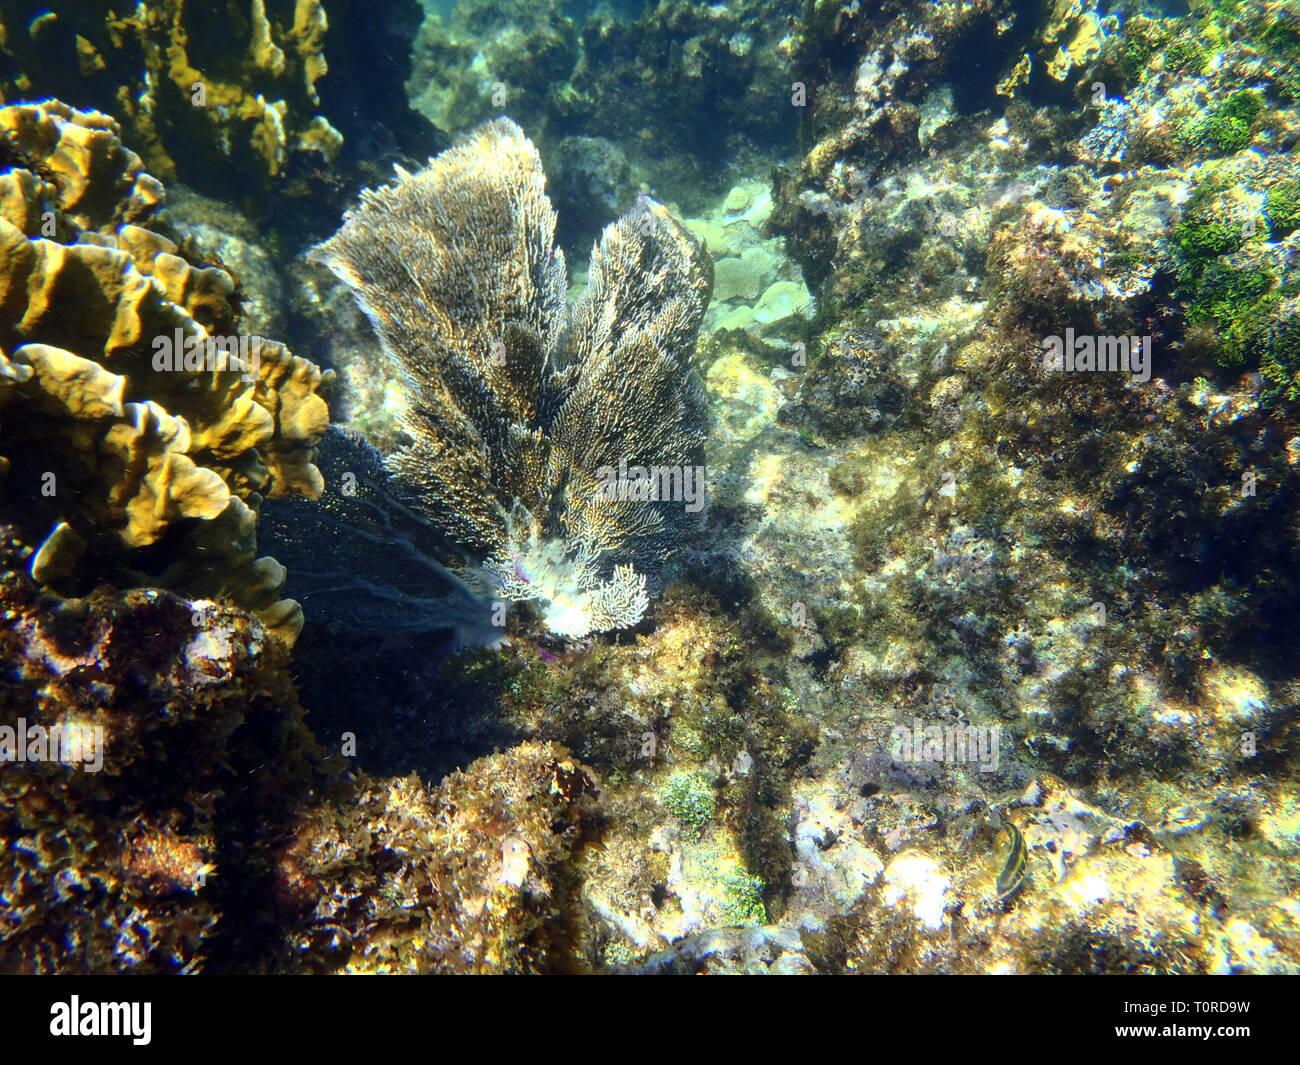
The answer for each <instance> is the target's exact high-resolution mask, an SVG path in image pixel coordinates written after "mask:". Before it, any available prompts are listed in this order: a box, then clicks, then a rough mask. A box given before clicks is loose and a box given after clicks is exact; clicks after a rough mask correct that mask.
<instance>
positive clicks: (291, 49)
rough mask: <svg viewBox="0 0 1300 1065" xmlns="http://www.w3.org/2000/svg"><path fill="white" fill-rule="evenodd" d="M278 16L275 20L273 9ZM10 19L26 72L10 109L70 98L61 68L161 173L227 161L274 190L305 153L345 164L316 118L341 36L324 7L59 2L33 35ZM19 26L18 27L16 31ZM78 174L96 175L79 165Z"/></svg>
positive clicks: (10, 49)
mask: <svg viewBox="0 0 1300 1065" xmlns="http://www.w3.org/2000/svg"><path fill="white" fill-rule="evenodd" d="M268 9H269V10H268ZM7 10H8V9H7V8H6V9H5V11H0V18H5V20H6V21H5V22H3V23H0V52H2V53H3V54H4V57H5V59H6V60H7V65H8V68H9V69H10V70H11V71H13V72H14V73H12V74H10V75H9V79H8V82H7V83H6V82H5V81H4V80H0V94H2V95H3V97H5V98H8V99H13V98H14V97H15V96H24V95H29V94H31V93H32V92H33V85H40V86H43V88H42V89H41V90H39V91H42V92H48V93H59V92H61V90H60V88H59V86H61V85H62V84H63V82H62V81H60V80H59V79H58V78H57V77H55V78H54V79H53V81H51V78H50V76H49V71H50V70H51V69H55V70H62V69H64V68H67V69H76V70H79V71H80V72H81V75H82V77H83V78H86V79H93V81H94V82H95V83H96V84H97V85H99V86H100V87H101V91H100V92H99V93H98V94H97V98H98V99H100V100H101V101H102V103H101V106H104V107H106V108H108V109H109V110H110V111H111V112H112V114H113V117H114V118H116V119H117V120H118V121H119V122H120V123H121V124H122V126H123V128H124V129H125V131H126V139H127V140H128V141H129V142H130V143H131V144H133V145H135V146H137V147H138V149H139V150H140V152H141V153H142V154H143V156H144V158H145V160H146V161H147V166H148V169H149V170H150V171H152V172H153V173H155V174H157V175H159V176H160V177H161V178H162V179H163V180H165V181H170V180H174V179H175V177H176V176H177V169H178V167H177V161H179V160H184V162H185V163H186V164H192V163H193V162H194V161H195V160H199V159H201V160H203V161H204V164H203V165H207V164H208V163H209V162H211V161H214V160H216V159H218V158H220V157H225V158H226V159H229V160H230V161H231V162H232V163H233V164H234V165H235V167H236V168H238V169H239V170H241V171H243V172H245V173H248V174H250V175H251V174H254V173H255V174H258V175H260V178H261V182H262V184H263V185H269V184H270V183H271V182H272V181H273V180H274V179H276V178H277V177H278V176H279V175H280V174H281V173H282V171H283V168H284V166H285V165H286V163H287V162H288V160H289V159H290V157H291V156H292V155H293V154H294V153H297V152H302V151H309V152H319V153H321V154H322V155H324V156H325V157H326V158H329V159H333V158H334V156H335V155H336V154H337V152H338V150H339V148H340V147H341V145H342V143H343V137H342V135H341V134H340V133H339V132H338V131H337V130H335V129H334V128H333V127H332V126H331V125H330V124H329V122H328V121H327V120H326V119H325V117H324V116H323V115H321V114H319V113H316V111H315V109H316V108H317V107H318V106H319V104H320V99H319V97H318V95H317V92H316V82H317V81H318V80H319V79H320V78H321V77H322V76H323V75H324V74H325V73H326V72H327V70H328V65H327V64H326V61H325V54H324V50H323V49H324V41H325V35H326V30H327V29H328V26H329V21H328V18H327V17H326V13H325V9H324V7H323V6H322V5H321V3H320V0H296V2H287V0H281V2H275V3H268V2H267V0H251V3H248V4H240V5H231V7H230V8H221V7H218V8H215V9H214V8H212V6H211V5H203V4H192V3H191V4H186V3H185V2H184V0H145V2H142V3H139V4H134V5H123V6H120V7H117V8H113V7H110V6H109V5H107V4H104V3H93V4H92V3H87V0H78V3H77V4H58V3H56V4H53V5H51V9H50V10H47V11H45V12H44V13H43V14H42V15H41V17H39V18H38V19H36V20H34V21H33V22H32V23H31V24H30V25H26V24H23V23H22V22H21V21H20V20H19V19H18V18H14V17H12V16H7V15H6V12H7ZM11 22H12V24H11ZM71 163H72V165H71V167H70V169H71V170H72V171H73V172H77V173H91V172H93V170H92V169H91V168H89V167H84V166H81V165H80V164H79V162H77V161H76V160H71Z"/></svg>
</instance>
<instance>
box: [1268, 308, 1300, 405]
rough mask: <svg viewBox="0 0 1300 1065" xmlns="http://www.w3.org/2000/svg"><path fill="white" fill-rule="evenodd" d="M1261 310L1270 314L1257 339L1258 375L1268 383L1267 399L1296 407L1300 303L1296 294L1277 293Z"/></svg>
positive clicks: (1298, 398)
mask: <svg viewBox="0 0 1300 1065" xmlns="http://www.w3.org/2000/svg"><path fill="white" fill-rule="evenodd" d="M1261 302H1263V301H1261ZM1261 309H1262V310H1266V311H1267V317H1266V318H1262V319H1261V321H1260V329H1259V334H1258V338H1257V343H1258V346H1259V371H1260V373H1261V374H1263V376H1264V380H1265V381H1266V382H1267V385H1266V386H1265V390H1264V394H1265V397H1266V398H1268V399H1285V400H1286V401H1288V402H1290V403H1295V402H1297V401H1300V321H1297V311H1300V300H1297V299H1296V297H1295V295H1294V293H1292V294H1289V295H1288V294H1284V293H1277V294H1275V298H1274V299H1273V301H1272V302H1271V303H1270V305H1269V306H1268V307H1267V308H1261Z"/></svg>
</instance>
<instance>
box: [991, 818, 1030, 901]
mask: <svg viewBox="0 0 1300 1065" xmlns="http://www.w3.org/2000/svg"><path fill="white" fill-rule="evenodd" d="M1002 827H1003V828H1005V829H1006V830H1007V835H1008V836H1009V837H1010V839H1011V853H1010V854H1008V855H1007V860H1006V863H1005V864H1004V865H1003V866H1002V872H1000V873H998V883H997V889H998V901H999V902H1006V901H1007V900H1009V899H1010V898H1011V897H1012V896H1013V895H1014V894H1015V893H1016V892H1017V891H1019V890H1020V889H1021V887H1022V886H1024V883H1025V862H1026V858H1027V857H1028V856H1027V854H1026V853H1025V837H1024V836H1022V835H1021V834H1020V829H1018V828H1016V826H1015V825H1013V824H1012V823H1011V821H1010V819H1007V820H1004V821H1003V822H1002Z"/></svg>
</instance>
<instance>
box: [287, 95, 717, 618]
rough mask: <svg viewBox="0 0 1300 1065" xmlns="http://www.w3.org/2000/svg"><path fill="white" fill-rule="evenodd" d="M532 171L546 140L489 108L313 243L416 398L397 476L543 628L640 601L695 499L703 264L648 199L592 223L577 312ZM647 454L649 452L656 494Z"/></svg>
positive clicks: (617, 612)
mask: <svg viewBox="0 0 1300 1065" xmlns="http://www.w3.org/2000/svg"><path fill="white" fill-rule="evenodd" d="M544 189H545V175H544V174H543V173H542V164H541V159H540V158H539V157H538V154H537V149H536V148H534V147H533V145H532V143H531V142H530V141H529V140H528V138H527V137H525V136H524V134H523V131H522V130H520V128H519V127H518V126H517V125H515V123H513V122H511V121H509V120H508V119H500V120H498V121H495V122H490V123H488V124H486V125H483V126H480V127H479V128H477V129H476V130H474V131H473V132H472V133H469V134H467V135H466V136H465V137H464V138H463V139H462V140H461V141H460V142H459V143H458V144H457V145H456V146H455V147H453V148H451V149H448V150H447V151H446V152H443V153H442V154H441V155H439V156H438V157H437V158H436V159H434V160H432V161H431V162H430V163H429V165H428V166H427V167H426V168H425V169H423V170H421V171H419V172H418V173H415V174H408V173H406V172H404V171H400V170H399V172H398V179H397V182H396V183H395V184H393V185H390V186H388V187H386V188H382V189H378V190H373V191H367V192H366V193H365V194H364V195H363V196H362V200H361V205H360V207H358V208H357V209H356V210H355V211H353V212H352V213H351V214H349V216H348V218H347V220H346V221H345V223H344V225H343V228H342V229H340V230H339V232H338V233H336V234H335V235H334V236H333V237H332V238H330V240H328V241H326V242H325V243H324V244H322V245H320V246H319V247H318V248H316V249H314V251H313V253H312V254H313V256H315V257H316V258H318V259H319V260H320V261H321V262H323V263H325V264H326V265H328V266H329V268H330V269H331V270H333V271H334V273H335V274H337V275H338V277H339V278H340V280H342V281H343V282H344V283H345V284H347V285H348V287H349V288H351V289H352V290H353V292H355V293H356V296H357V299H358V301H359V302H360V304H361V306H362V307H363V308H364V310H365V312H366V314H367V316H368V317H369V318H370V320H371V322H372V323H373V325H374V327H375V331H376V333H377V334H378V335H379V338H380V340H381V341H382V343H383V345H384V349H385V352H386V353H387V355H388V357H389V359H390V360H391V361H392V363H393V367H394V370H395V371H396V372H397V373H398V374H400V379H401V380H402V381H403V382H404V383H405V384H406V386H407V388H408V389H409V390H410V393H411V395H412V401H411V405H410V409H409V412H408V413H407V415H406V417H405V419H404V423H403V428H404V429H405V431H406V432H407V434H408V435H409V436H410V437H411V440H412V443H411V444H409V445H408V446H407V447H405V448H404V449H403V450H401V451H399V452H397V453H396V454H394V455H393V456H392V457H391V459H390V465H391V468H392V469H393V471H394V472H395V474H396V475H397V477H398V478H399V480H400V481H401V482H403V483H404V484H405V485H407V486H408V488H409V491H410V493H411V494H412V495H413V496H414V498H415V499H416V500H417V501H418V503H419V505H420V507H421V508H422V509H423V511H424V513H425V514H426V515H427V516H428V518H429V520H430V522H431V523H432V524H434V525H435V526H437V527H439V528H441V529H443V530H445V531H446V532H447V533H448V535H449V536H450V537H451V538H453V539H454V540H456V541H457V542H458V543H460V544H462V545H463V546H465V547H467V548H469V549H471V550H474V551H477V552H479V553H480V554H481V555H482V559H483V561H482V579H481V580H480V581H479V584H480V586H481V587H482V588H483V590H484V592H485V594H486V595H488V596H496V597H501V598H504V599H508V600H523V601H536V602H537V603H538V604H539V605H540V606H541V609H542V611H543V620H544V622H545V625H546V627H547V628H548V629H549V630H550V631H552V632H554V633H557V634H559V635H563V636H574V637H577V636H585V635H586V634H587V633H590V632H599V631H604V630H608V629H617V628H625V627H628V626H631V625H635V624H636V623H637V622H638V621H639V620H640V619H641V617H642V615H644V613H645V611H646V608H647V606H648V605H649V599H648V597H647V595H646V574H645V572H644V569H645V567H646V566H647V565H651V566H652V565H654V563H655V560H656V559H658V558H660V557H662V556H663V555H664V554H665V553H666V552H667V550H668V549H669V548H670V547H671V546H672V544H673V543H675V542H676V541H677V540H678V539H679V537H680V535H681V532H682V530H684V529H685V528H686V527H687V526H688V525H690V524H691V522H692V521H693V520H694V519H695V518H696V517H697V515H698V514H699V512H700V510H701V509H702V507H701V504H702V498H701V495H702V493H701V487H702V486H701V484H700V475H699V473H698V472H697V471H699V470H702V465H701V464H700V461H699V460H700V458H701V457H702V454H703V447H704V437H705V429H706V409H705V405H704V396H703V393H702V392H701V390H700V388H699V385H698V383H697V382H696V380H695V378H694V377H693V375H692V373H691V358H692V355H693V354H694V350H695V337H696V333H697V332H698V330H699V325H700V320H701V318H702V317H703V315H704V310H705V308H706V307H707V305H708V302H709V293H710V289H711V287H712V280H713V264H712V261H711V259H710V258H709V255H708V253H707V252H706V251H704V249H702V248H701V247H700V245H699V243H698V242H697V241H696V240H695V239H694V238H693V237H691V235H690V234H689V233H688V232H687V230H686V229H685V228H684V227H683V226H682V225H681V223H680V222H678V221H676V220H675V219H674V218H673V217H672V216H671V215H670V214H669V213H668V212H667V211H666V210H665V209H664V208H662V207H660V206H659V205H658V204H656V203H654V202H653V201H651V200H649V199H646V198H643V199H642V200H641V201H640V202H639V203H638V204H637V206H636V207H635V208H634V209H633V210H632V211H631V212H629V213H628V214H625V215H624V216H623V217H622V218H620V219H619V220H618V221H617V222H615V223H614V224H612V225H610V226H609V227H607V228H606V230H605V231H604V233H603V234H602V235H601V239H600V244H599V245H598V246H597V247H596V249H595V250H594V251H593V252H592V257H591V263H590V266H589V267H588V282H587V289H586V291H585V293H584V294H583V296H582V298H581V299H579V300H578V302H577V303H576V304H575V306H574V307H573V309H572V312H570V310H569V308H568V307H567V305H566V301H565V289H566V284H567V277H566V273H565V265H564V253H563V252H562V251H560V250H559V249H557V248H556V247H555V243H554V240H555V211H554V210H553V209H552V207H551V203H550V201H549V200H548V199H547V197H546V194H545V191H544ZM629 462H631V463H632V464H634V466H635V467H639V468H640V471H641V472H642V473H644V474H645V482H646V483H645V487H644V489H641V486H640V485H634V486H633V487H634V488H637V489H641V490H637V491H634V492H631V493H629V492H628V491H627V488H628V485H627V484H626V477H624V483H623V484H622V485H621V486H620V485H619V483H618V482H617V479H616V476H615V473H614V471H615V470H618V471H621V472H623V473H624V474H626V471H627V470H628V464H629ZM646 467H649V468H650V469H653V470H657V471H661V474H660V475H657V476H656V477H655V479H654V481H653V492H651V491H649V488H650V483H649V478H650V474H649V472H648V470H647V469H646ZM683 468H686V469H689V470H690V471H691V474H692V480H691V485H690V489H691V497H690V499H685V498H684V496H683V490H684V488H685V485H684V478H683V473H682V471H683ZM673 470H675V471H676V474H677V480H676V492H674V491H673V487H674V484H673V482H672V478H671V471H673ZM664 481H666V482H667V484H666V487H667V489H668V491H667V492H664V493H661V492H660V488H661V482H664ZM620 489H621V490H620ZM637 566H640V567H642V569H641V571H640V572H639V571H638V569H637Z"/></svg>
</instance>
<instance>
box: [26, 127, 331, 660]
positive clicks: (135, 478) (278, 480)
mask: <svg viewBox="0 0 1300 1065" xmlns="http://www.w3.org/2000/svg"><path fill="white" fill-rule="evenodd" d="M0 131H3V133H4V136H5V152H6V155H7V161H8V162H9V166H8V169H7V170H6V171H5V172H4V173H3V174H0V412H2V415H3V421H2V422H0V455H2V456H3V459H0V477H2V478H3V479H2V480H0V491H2V492H3V501H4V503H3V505H4V512H5V515H6V516H7V518H8V520H11V521H13V523H14V525H15V526H16V527H17V528H18V530H19V532H20V534H21V539H22V540H23V542H24V543H28V544H30V545H31V547H33V548H34V554H33V556H32V560H31V565H30V571H31V575H32V576H33V577H34V578H35V579H36V580H37V581H39V582H41V583H45V584H50V585H51V586H54V587H57V588H59V589H60V590H61V591H65V592H74V591H77V590H87V589H89V588H91V587H93V586H94V585H95V584H96V583H98V582H100V581H104V580H109V581H111V582H112V583H114V584H117V585H119V586H127V587H130V586H151V585H152V586H161V587H169V588H173V589H176V590H179V591H184V592H186V593H188V594H192V595H205V596H227V597H229V598H231V599H232V600H233V601H235V602H238V603H239V604H240V605H242V606H244V607H245V608H247V609H250V610H254V611H256V612H258V613H259V614H260V615H261V617H262V620H263V621H264V622H265V623H266V624H267V625H268V626H270V627H271V628H273V629H275V630H276V631H277V632H278V633H279V634H280V635H281V636H283V637H284V638H286V639H292V638H293V637H294V636H295V635H296V633H297V631H298V629H299V628H300V627H301V624H302V615H301V611H300V610H299V609H298V606H297V604H296V603H294V602H292V601H291V600H285V599H281V598H280V597H279V595H278V591H279V588H280V586H281V584H282V583H283V581H284V570H283V567H281V566H280V565H279V564H278V563H277V562H276V561H275V560H274V559H272V558H260V559H259V558H257V557H255V556H256V524H257V510H258V508H259V506H260V505H261V502H262V499H263V497H264V496H266V495H272V496H277V495H284V496H294V495H300V496H315V495H318V494H319V493H320V491H321V488H322V483H321V477H320V473H319V471H318V470H317V469H316V467H315V466H314V465H313V464H312V462H311V454H312V448H313V446H314V445H315V443H316V441H317V440H319V438H320V436H321V435H322V434H323V433H324V431H325V427H326V425H327V424H328V421H329V410H328V408H327V406H326V403H325V400H324V399H323V398H322V396H321V395H320V390H321V388H322V386H324V385H325V384H327V382H328V380H329V378H328V377H327V375H326V374H325V373H322V371H321V370H320V369H319V368H318V367H317V366H315V365H314V364H312V363H310V362H308V361H307V360H306V359H302V358H298V357H297V356H294V355H292V354H290V353H289V351H288V350H287V349H286V348H285V347H284V346H283V345H281V344H278V343H276V342H274V341H268V340H262V339H261V338H260V337H248V336H246V335H243V334H242V331H241V329H240V314H239V302H238V294H237V286H236V282H235V280H234V279H233V278H232V277H231V276H230V275H229V274H227V273H226V272H225V271H224V270H221V269H219V268H218V267H214V266H207V265H204V264H202V263H201V262H197V261H191V259H189V258H186V256H185V253H184V251H183V249H182V248H181V247H180V246H179V245H178V243H177V242H176V241H174V240H172V239H171V238H169V237H168V236H166V235H164V233H163V232H160V231H159V230H160V229H162V228H164V226H163V224H162V223H160V222H155V221H151V219H152V218H153V217H154V216H155V213H156V208H158V206H159V205H160V204H161V202H162V199H163V188H162V186H161V185H160V184H159V182H158V181H156V180H155V179H154V178H153V177H151V176H150V175H149V174H148V173H146V172H145V171H144V169H143V166H142V164H141V162H140V159H139V158H138V157H137V156H136V155H135V154H134V153H132V152H131V151H129V150H128V149H126V148H125V147H123V145H122V144H121V142H120V140H119V139H118V127H117V124H116V122H114V120H113V119H111V118H108V117H107V116H105V115H102V114H99V113H98V112H83V111H76V110H74V109H72V108H70V107H68V106H66V105H64V104H61V103H59V102H57V101H51V102H47V103H42V104H21V105H15V106H12V107H6V108H3V109H0ZM151 225H156V226H158V228H156V229H155V228H149V227H150V226H151Z"/></svg>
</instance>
